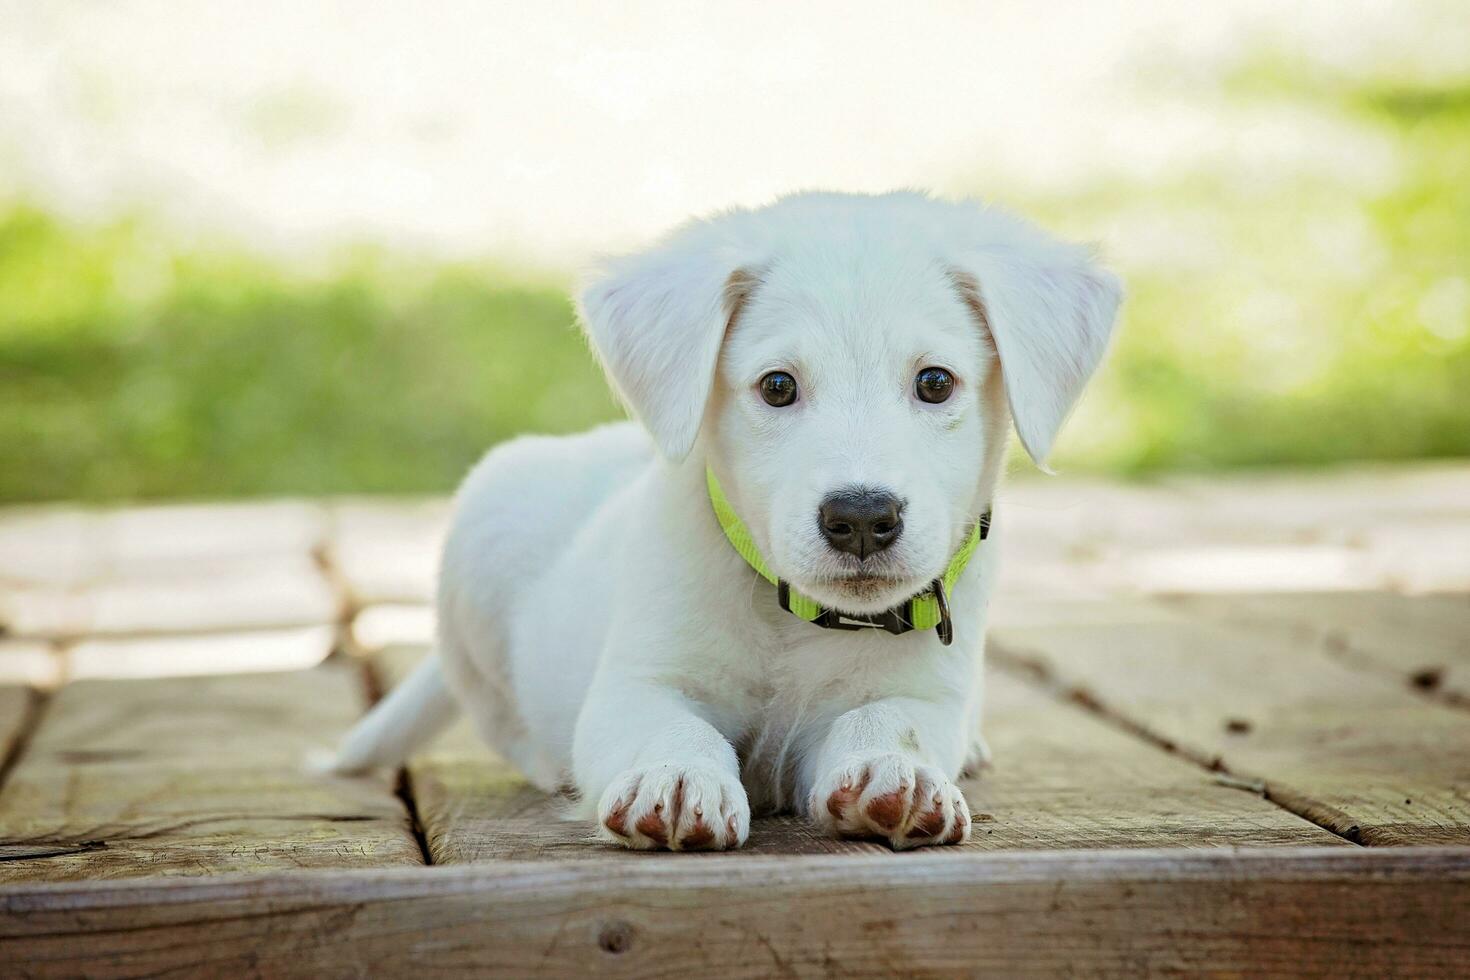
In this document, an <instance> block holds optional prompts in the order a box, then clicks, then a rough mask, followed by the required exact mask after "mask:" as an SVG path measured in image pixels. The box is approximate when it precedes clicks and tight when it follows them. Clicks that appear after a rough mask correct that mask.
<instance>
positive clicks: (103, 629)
mask: <svg viewBox="0 0 1470 980" xmlns="http://www.w3.org/2000/svg"><path fill="white" fill-rule="evenodd" d="M340 615H341V609H340V604H339V601H338V598H337V596H336V594H335V592H334V591H333V589H332V588H331V585H330V584H329V582H328V581H327V579H326V577H325V576H324V575H323V574H322V570H321V568H320V567H319V566H318V564H317V563H316V561H315V560H313V558H312V557H311V556H310V555H309V554H306V553H301V554H285V555H267V556H263V557H258V558H248V559H240V560H237V561H232V562H227V563H220V564H216V565H214V566H212V567H211V566H208V565H206V566H204V567H199V566H197V565H189V564H180V565H178V566H175V567H174V568H173V569H172V570H171V571H170V572H168V573H163V572H155V573H154V574H151V575H149V576H147V577H130V578H114V579H107V580H103V581H97V582H90V583H87V584H84V585H76V586H69V585H68V586H56V585H22V586H13V587H10V588H7V589H5V590H3V591H0V621H3V622H4V624H5V626H6V628H7V630H8V631H9V632H10V633H11V634H13V635H15V636H32V637H63V638H69V637H81V636H88V637H97V636H128V635H136V634H153V633H187V632H205V631H210V630H245V629H262V628H270V627H284V626H304V625H310V624H314V623H330V622H334V621H336V620H337V619H338V618H339V617H340Z"/></svg>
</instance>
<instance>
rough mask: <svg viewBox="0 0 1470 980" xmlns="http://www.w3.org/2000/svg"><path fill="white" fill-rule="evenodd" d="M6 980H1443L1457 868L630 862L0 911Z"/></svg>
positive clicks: (1461, 894) (108, 888)
mask: <svg viewBox="0 0 1470 980" xmlns="http://www.w3.org/2000/svg"><path fill="white" fill-rule="evenodd" d="M0 945H3V947H4V950H5V954H6V962H7V963H8V964H9V968H10V969H11V970H13V971H14V972H15V973H18V974H22V975H27V976H68V975H86V976H90V977H123V976H141V975H150V976H151V975H159V974H164V973H190V974H204V975H209V976H245V975H267V976H309V977H339V976H340V977H354V976H365V975H372V976H397V975H413V976H418V977H422V976H483V975H494V976H515V977H529V976H586V975H597V976H670V977H675V976H677V977H688V976H709V975H713V974H715V973H718V975H720V976H731V977H767V976H773V975H775V976H891V975H894V974H895V973H900V974H905V975H915V976H960V975H965V976H1014V975H1022V974H1067V975H1078V974H1081V975H1102V976H1139V975H1144V974H1147V975H1154V974H1177V973H1191V974H1200V973H1207V974H1215V975H1269V976H1375V977H1378V976H1463V975H1464V974H1465V972H1466V970H1467V969H1470V858H1467V855H1466V852H1465V851H1463V850H1459V849H1456V850H1448V851H1447V850H1439V849H1405V850H1382V851H1363V850H1361V849H1358V848H1348V849H1337V848H1313V849H1306V850H1284V851H1283V850H1268V851H1254V850H1252V851H1239V852H1231V851H1226V850H1215V851H1182V852H1181V851H1132V852H1129V851H1110V852H1087V851H1080V852H1078V851H1074V852H1062V853H1057V852H1053V853H1045V854H978V853H968V854H963V853H961V854H956V853H930V854H923V853H920V854H911V855H906V856H904V857H903V858H902V859H894V858H892V857H887V856H879V855H867V856H865V855H828V856H809V857H806V858H803V859H800V860H793V859H792V858H789V857H785V856H779V855H772V856H752V855H743V856H742V855H726V856H715V857H709V858H705V859H703V860H689V859H688V858H687V857H685V856H673V857H657V856H653V857H650V856H645V857H644V859H643V860H640V861H633V862H626V863H623V864H620V865H619V866H618V869H617V872H616V873H613V874H609V873H608V869H607V867H606V866H604V865H597V864H591V863H586V862H576V863H545V862H537V863H529V864H528V863H521V862H508V863H503V864H491V865H478V866H473V867H462V868H435V869H420V870H417V871H412V870H408V871H359V872H322V873H318V874H314V875H290V876H286V875H281V876H275V877H266V878H260V877H251V878H228V879H222V880H202V881H201V880H177V881H168V882H161V881H148V882H135V883H119V884H112V883H101V882H87V883H80V884H72V885H65V886H38V885H29V886H9V887H5V888H0Z"/></svg>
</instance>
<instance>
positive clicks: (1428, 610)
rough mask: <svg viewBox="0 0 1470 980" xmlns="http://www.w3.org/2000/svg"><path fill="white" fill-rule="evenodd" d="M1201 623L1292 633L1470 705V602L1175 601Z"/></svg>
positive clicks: (1300, 597) (1295, 597)
mask: <svg viewBox="0 0 1470 980" xmlns="http://www.w3.org/2000/svg"><path fill="white" fill-rule="evenodd" d="M1167 601H1168V602H1169V604H1170V605H1173V606H1175V607H1177V608H1179V609H1183V610H1187V611H1188V612H1190V613H1193V614H1195V615H1198V616H1203V617H1206V618H1210V619H1216V620H1220V621H1223V622H1228V623H1233V624H1235V625H1237V626H1248V627H1250V628H1252V629H1266V630H1271V629H1276V630H1281V629H1285V630H1289V631H1293V632H1294V634H1295V635H1296V636H1297V637H1298V638H1299V639H1301V640H1302V642H1304V643H1317V644H1320V645H1322V647H1323V649H1324V650H1327V651H1328V652H1329V653H1330V654H1331V655H1333V656H1334V657H1336V659H1338V660H1339V661H1341V662H1343V663H1345V664H1349V665H1351V666H1356V667H1361V668H1363V669H1365V670H1374V671H1380V672H1383V673H1385V674H1388V675H1390V676H1392V677H1395V678H1398V679H1399V680H1401V681H1403V682H1404V683H1406V684H1409V685H1410V686H1412V687H1413V688H1414V689H1416V690H1419V691H1424V692H1426V693H1429V692H1434V693H1439V694H1442V695H1445V696H1448V697H1450V698H1451V699H1453V700H1458V701H1460V702H1462V703H1465V704H1470V596H1467V595H1400V594H1398V593H1394V592H1319V593H1302V594H1292V593H1288V594H1281V593H1264V594H1247V595H1219V596H1194V595H1179V596H1170V597H1168V600H1167Z"/></svg>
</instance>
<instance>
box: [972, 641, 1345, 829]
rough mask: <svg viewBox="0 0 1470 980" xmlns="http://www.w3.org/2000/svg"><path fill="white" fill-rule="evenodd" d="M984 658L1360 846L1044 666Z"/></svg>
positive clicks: (1292, 798)
mask: <svg viewBox="0 0 1470 980" xmlns="http://www.w3.org/2000/svg"><path fill="white" fill-rule="evenodd" d="M986 652H987V654H989V657H990V660H991V662H993V663H994V664H995V665H996V666H997V667H1000V668H1001V669H1002V670H1004V671H1005V672H1006V673H1008V674H1011V675H1012V676H1014V677H1017V678H1019V679H1020V680H1022V681H1023V682H1026V683H1029V684H1031V685H1033V686H1035V687H1038V688H1040V689H1041V690H1042V691H1044V692H1045V693H1047V694H1048V695H1050V696H1051V697H1053V698H1057V699H1058V700H1066V701H1070V702H1071V703H1073V704H1075V705H1077V706H1078V707H1079V708H1081V709H1083V710H1084V711H1087V712H1089V713H1091V714H1092V715H1094V716H1095V717H1097V718H1098V719H1100V720H1101V721H1103V722H1105V723H1106V724H1108V725H1110V726H1111V727H1113V728H1116V729H1119V730H1121V731H1122V732H1124V733H1125V734H1128V735H1132V736H1133V737H1134V738H1137V739H1140V740H1142V741H1144V742H1147V743H1148V744H1149V745H1152V746H1153V747H1154V748H1156V749H1159V750H1160V751H1162V752H1166V753H1168V754H1169V755H1172V756H1175V757H1176V758H1179V759H1184V760H1186V761H1188V762H1190V763H1192V764H1194V765H1196V766H1198V767H1199V768H1201V769H1203V770H1205V771H1206V772H1209V773H1214V774H1215V775H1216V777H1217V778H1218V779H1219V781H1220V782H1221V784H1222V785H1226V786H1231V787H1233V788H1236V789H1242V790H1246V791H1248V792H1253V793H1257V792H1258V793H1259V795H1260V796H1261V798H1262V799H1265V800H1267V801H1269V802H1270V803H1271V804H1272V805H1274V806H1276V807H1279V808H1280V809H1282V810H1285V811H1286V812H1287V813H1290V814H1291V815H1292V816H1294V817H1296V818H1298V819H1300V820H1303V821H1306V822H1307V823H1310V824H1312V825H1313V826H1316V827H1320V828H1322V829H1323V830H1325V831H1327V832H1328V833H1330V834H1332V835H1333V836H1334V837H1340V838H1342V839H1343V840H1345V841H1347V842H1349V843H1350V844H1355V845H1357V846H1359V847H1362V846H1364V844H1363V841H1362V840H1361V836H1362V834H1361V831H1360V830H1359V828H1358V826H1357V825H1356V824H1355V825H1353V826H1352V827H1349V828H1348V829H1347V830H1346V831H1339V830H1337V829H1335V828H1334V827H1332V826H1330V825H1329V824H1326V823H1324V822H1323V821H1321V820H1319V819H1317V818H1316V817H1314V816H1313V815H1312V814H1311V813H1310V812H1308V808H1307V807H1306V806H1305V805H1304V804H1303V803H1301V802H1299V801H1298V798H1297V795H1296V794H1293V793H1290V792H1289V791H1288V792H1286V793H1282V792H1280V791H1278V790H1277V789H1276V788H1275V787H1273V786H1272V785H1271V781H1270V780H1268V779H1264V778H1261V777H1258V776H1252V775H1249V774H1246V773H1240V772H1235V771H1232V770H1231V769H1230V767H1229V766H1227V765H1225V760H1224V759H1223V758H1222V757H1220V756H1219V755H1206V754H1204V753H1201V752H1197V751H1195V750H1194V749H1192V748H1190V747H1189V746H1187V745H1180V744H1179V743H1178V742H1176V741H1174V740H1173V739H1171V738H1168V737H1166V736H1164V735H1161V734H1159V733H1157V732H1155V731H1154V730H1153V729H1151V728H1149V727H1148V726H1147V725H1144V724H1142V723H1140V722H1137V721H1134V720H1133V719H1132V718H1130V717H1128V716H1127V715H1126V714H1124V713H1122V712H1120V711H1117V710H1116V709H1114V708H1112V707H1111V706H1110V705H1108V704H1107V703H1105V702H1104V701H1102V700H1101V699H1100V698H1098V697H1097V695H1095V694H1094V693H1093V692H1091V691H1089V690H1088V689H1087V688H1085V687H1080V686H1078V685H1075V684H1068V683H1066V682H1065V681H1063V680H1062V679H1061V678H1060V677H1058V676H1057V675H1056V673H1055V672H1054V671H1053V670H1052V669H1051V667H1050V666H1049V665H1048V664H1047V663H1046V661H1045V660H1043V659H1041V658H1039V657H1034V656H1026V655H1025V654H1023V653H1019V652H1016V651H1014V650H1008V649H1006V647H1005V644H1004V642H1000V643H997V642H995V641H994V640H992V641H991V642H990V643H989V644H988V645H987V650H986ZM1319 808H1320V807H1319Z"/></svg>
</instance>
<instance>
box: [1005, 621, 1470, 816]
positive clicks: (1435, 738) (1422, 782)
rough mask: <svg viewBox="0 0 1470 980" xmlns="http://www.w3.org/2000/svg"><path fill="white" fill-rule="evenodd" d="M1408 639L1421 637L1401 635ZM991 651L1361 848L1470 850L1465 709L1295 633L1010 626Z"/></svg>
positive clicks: (1204, 627)
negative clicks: (1257, 785)
mask: <svg viewBox="0 0 1470 980" xmlns="http://www.w3.org/2000/svg"><path fill="white" fill-rule="evenodd" d="M1403 642H1404V643H1406V644H1413V643H1414V642H1415V638H1414V631H1413V629H1412V628H1406V629H1405V632H1404V635H1403ZM991 649H992V653H993V656H995V657H996V659H997V660H999V661H1001V662H1002V663H1009V664H1010V665H1011V666H1012V667H1018V668H1021V669H1025V668H1028V667H1029V668H1032V669H1034V670H1035V671H1037V672H1038V673H1039V674H1041V675H1042V676H1044V677H1047V678H1050V679H1051V680H1053V681H1054V682H1055V683H1056V684H1057V685H1058V686H1059V687H1060V689H1061V690H1062V691H1063V692H1064V693H1071V694H1073V695H1074V696H1077V697H1079V698H1081V699H1083V700H1084V701H1086V702H1088V703H1091V704H1093V705H1095V706H1096V707H1097V708H1098V710H1100V711H1101V712H1103V713H1105V714H1107V715H1110V716H1112V717H1114V718H1115V719H1117V720H1118V722H1119V723H1120V724H1121V725H1123V726H1131V727H1133V728H1135V729H1137V730H1138V731H1140V732H1141V733H1144V734H1146V735H1147V736H1148V737H1151V738H1153V739H1155V740H1157V741H1158V742H1160V743H1162V744H1166V745H1170V746H1174V747H1177V749H1178V750H1179V751H1180V752H1182V753H1184V754H1186V755H1188V756H1190V757H1192V758H1193V759H1195V760H1196V761H1197V762H1199V763H1201V764H1203V765H1206V766H1214V767H1217V768H1221V769H1225V770H1228V771H1229V772H1230V773H1232V774H1234V775H1235V776H1237V777H1243V778H1245V779H1247V780H1261V781H1262V784H1263V786H1264V789H1265V791H1266V792H1267V794H1268V795H1269V796H1270V798H1271V799H1272V800H1273V801H1275V802H1278V803H1280V804H1281V805H1283V806H1286V807H1288V808H1289V809H1291V810H1292V811H1293V812H1295V813H1298V814H1301V815H1303V816H1305V817H1307V818H1308V819H1311V820H1313V821H1314V822H1317V823H1320V824H1321V825H1323V826H1325V827H1328V828H1330V829H1332V830H1333V831H1334V832H1336V833H1339V834H1342V835H1343V836H1345V837H1347V838H1348V839H1351V840H1355V841H1359V842H1361V843H1364V844H1395V845H1405V844H1433V843H1446V844H1448V843H1457V844H1464V843H1470V803H1467V799H1470V714H1467V713H1465V712H1462V711H1458V710H1455V709H1453V708H1450V707H1446V706H1443V705H1440V704H1437V703H1435V702H1433V701H1430V700H1428V699H1425V698H1421V697H1416V696H1415V695H1414V694H1412V693H1410V691H1408V690H1407V688H1406V687H1404V686H1403V685H1401V684H1399V683H1396V682H1394V681H1393V680H1392V679H1389V678H1386V677H1383V676H1379V675H1375V674H1372V673H1368V672H1364V671H1361V670H1357V669H1354V668H1352V667H1350V666H1347V665H1345V664H1343V663H1341V662H1340V661H1339V660H1338V659H1336V657H1335V656H1334V655H1333V654H1332V652H1330V651H1329V650H1328V649H1327V648H1326V647H1325V646H1324V644H1323V643H1321V642H1314V641H1312V640H1311V639H1310V638H1303V637H1302V636H1300V635H1296V634H1289V633H1283V632H1281V631H1273V630H1262V629H1259V628H1241V627H1233V626H1230V625H1227V624H1223V623H1218V622H1205V621H1200V622H1195V621H1187V620H1185V621H1169V620H1163V621H1160V620H1159V619H1158V618H1157V617H1155V616H1152V615H1151V614H1142V615H1140V617H1139V619H1138V621H1137V622H1134V623H1127V622H1113V623H1109V624H1085V623H1083V624H1079V623H1074V624H1070V625H1061V626H1051V627H1046V626H1034V627H1024V628H1009V629H1007V628H1003V629H999V630H997V631H996V632H995V633H994V634H993V635H992V644H991Z"/></svg>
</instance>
